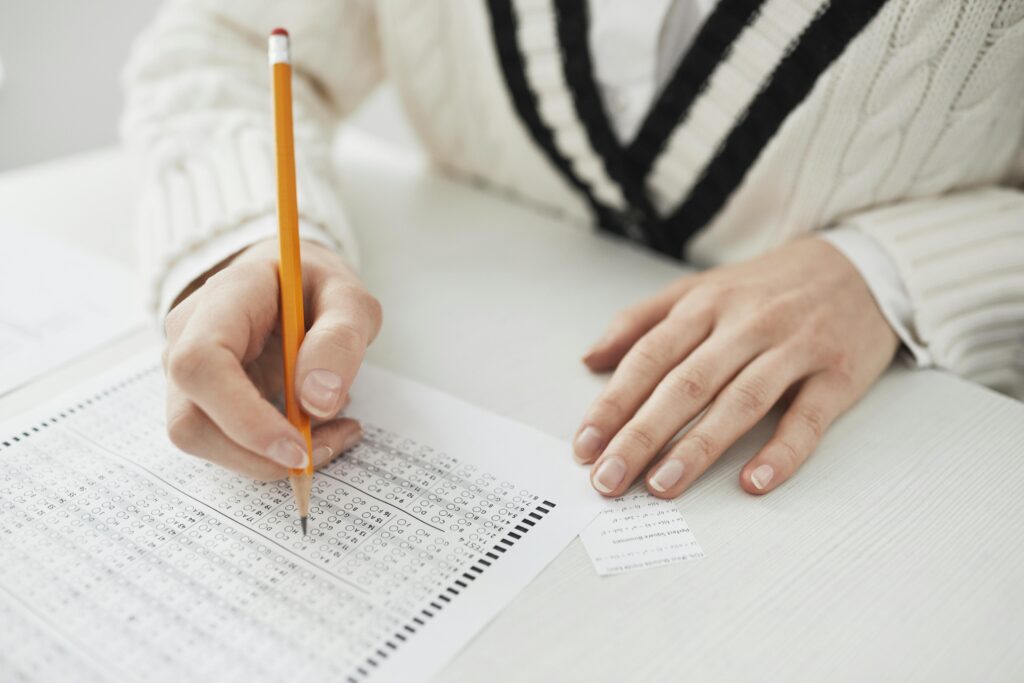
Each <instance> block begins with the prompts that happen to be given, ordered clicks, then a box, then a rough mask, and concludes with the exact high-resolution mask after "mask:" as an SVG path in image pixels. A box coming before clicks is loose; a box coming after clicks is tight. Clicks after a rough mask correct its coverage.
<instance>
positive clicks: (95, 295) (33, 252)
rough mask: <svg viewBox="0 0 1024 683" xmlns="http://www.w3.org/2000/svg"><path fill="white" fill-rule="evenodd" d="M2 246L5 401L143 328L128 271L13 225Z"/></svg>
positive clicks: (0, 330) (0, 369)
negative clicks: (47, 374)
mask: <svg viewBox="0 0 1024 683" xmlns="http://www.w3.org/2000/svg"><path fill="white" fill-rule="evenodd" d="M0 244H2V245H3V252H4V264H3V267H2V268H0V394H3V393H5V392H7V391H10V390H11V389H14V388H15V387H17V386H19V385H21V384H23V383H25V382H27V381H28V380H30V379H32V378H33V377H36V376H38V375H40V374H42V373H44V372H46V371H48V370H51V369H53V368H56V367H58V366H60V365H62V364H64V363H66V362H68V361H70V360H72V359H74V358H76V357H78V356H80V355H82V354H83V353H86V352H88V351H91V350H93V349H95V348H97V347H99V346H102V345H103V344H104V343H106V342H110V341H113V340H114V339H117V338H118V337H120V336H122V335H124V334H126V333H128V332H130V331H131V330H134V329H138V328H140V327H142V325H143V324H144V317H143V315H142V308H141V300H140V298H139V296H138V294H137V290H138V285H137V283H136V279H135V277H134V276H133V275H132V273H131V272H130V271H129V270H128V269H126V268H123V267H121V266H119V265H117V264H114V263H111V262H109V261H107V260H106V259H103V258H100V257H97V256H94V255H92V254H89V253H87V252H84V251H82V250H80V249H77V248H76V247H74V246H72V245H70V244H67V243H66V242H62V241H60V240H55V239H51V238H48V237H45V236H43V235H40V234H34V233H32V232H29V231H27V230H23V229H20V228H17V227H14V226H9V225H2V226H0Z"/></svg>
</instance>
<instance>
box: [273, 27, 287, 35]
mask: <svg viewBox="0 0 1024 683" xmlns="http://www.w3.org/2000/svg"><path fill="white" fill-rule="evenodd" d="M270 35H272V36H284V37H285V38H287V37H288V31H285V30H284V29H283V28H280V27H278V28H275V29H274V30H273V31H271V32H270Z"/></svg>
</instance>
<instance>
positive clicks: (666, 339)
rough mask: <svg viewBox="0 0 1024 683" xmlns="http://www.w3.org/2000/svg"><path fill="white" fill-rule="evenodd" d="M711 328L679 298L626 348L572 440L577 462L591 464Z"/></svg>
mask: <svg viewBox="0 0 1024 683" xmlns="http://www.w3.org/2000/svg"><path fill="white" fill-rule="evenodd" d="M711 325H712V318H711V313H710V311H708V310H705V309H698V308H696V307H694V306H690V305H688V304H686V302H685V300H684V302H682V303H681V305H680V306H678V307H677V308H676V309H675V310H674V311H673V313H672V315H670V316H669V317H668V318H666V319H665V320H663V321H662V322H661V323H659V324H658V325H657V326H655V327H654V329H652V330H651V331H650V332H648V333H647V334H645V335H644V336H643V337H642V338H641V339H640V340H639V341H638V342H637V343H636V344H635V345H634V346H633V348H632V349H630V351H629V353H627V354H626V356H625V358H623V359H622V362H621V363H619V367H618V368H616V369H615V373H614V374H613V375H612V378H611V380H610V381H609V382H608V386H607V387H605V389H604V390H603V391H602V392H601V394H600V395H599V396H598V397H597V399H595V401H594V402H593V403H592V404H591V406H590V408H588V409H587V413H586V415H585V416H584V418H583V420H582V422H581V423H580V427H579V429H578V430H577V432H576V437H575V439H574V440H573V455H574V456H575V458H576V460H577V461H579V462H582V463H587V462H593V461H594V459H595V458H597V456H598V455H600V453H601V450H602V449H603V448H604V446H606V445H607V444H608V442H609V440H610V439H611V438H612V436H614V435H615V434H616V433H617V432H618V431H619V430H620V429H622V426H623V425H624V424H626V422H627V421H628V420H629V418H631V417H632V416H633V415H634V414H636V411H637V409H639V408H640V406H641V404H642V403H643V402H644V401H645V400H647V398H648V397H649V396H650V395H651V392H652V391H654V388H655V387H656V386H657V385H658V383H659V382H660V381H662V379H664V377H665V375H667V374H668V373H669V371H671V369H672V368H674V367H676V366H677V365H679V363H680V362H682V360H683V359H684V358H685V357H686V356H687V355H689V354H690V353H691V352H692V351H693V350H694V349H695V348H697V346H698V345H699V344H700V343H701V342H703V341H704V340H705V338H706V337H707V335H708V334H709V333H710V331H711Z"/></svg>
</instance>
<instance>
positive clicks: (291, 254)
mask: <svg viewBox="0 0 1024 683" xmlns="http://www.w3.org/2000/svg"><path fill="white" fill-rule="evenodd" d="M268 53H269V57H270V69H271V77H272V81H273V90H274V142H275V145H274V148H275V150H276V157H277V225H278V236H279V238H280V242H281V261H280V264H279V266H278V274H279V277H280V282H281V340H282V346H283V350H284V406H285V413H286V414H287V416H288V421H289V422H291V423H292V424H293V425H295V426H296V427H297V428H298V429H299V431H301V432H302V435H303V436H304V437H306V466H305V467H304V468H302V469H293V470H289V471H288V480H289V481H290V482H291V484H292V491H293V492H294V493H295V503H296V505H297V506H298V508H299V520H300V522H301V523H302V534H303V535H304V536H305V535H306V528H307V523H308V520H309V497H310V491H311V489H312V488H313V437H312V434H311V433H310V426H309V415H306V413H304V412H303V411H302V408H301V407H300V406H299V402H298V400H297V399H296V397H295V363H296V361H297V360H298V356H299V346H300V345H301V344H302V338H303V336H305V333H306V324H305V320H304V319H303V317H304V314H303V310H302V258H301V256H300V254H299V205H298V199H297V197H296V192H295V141H294V139H293V134H292V66H291V55H290V50H289V39H288V32H287V31H285V30H284V29H283V28H275V29H274V30H273V31H272V32H271V34H270V39H269V40H268Z"/></svg>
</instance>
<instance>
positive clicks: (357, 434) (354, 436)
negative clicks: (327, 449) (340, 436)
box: [338, 429, 363, 453]
mask: <svg viewBox="0 0 1024 683" xmlns="http://www.w3.org/2000/svg"><path fill="white" fill-rule="evenodd" d="M362 438H363V430H362V429H357V430H356V431H354V432H352V433H351V434H349V435H348V438H347V439H345V441H343V442H342V444H341V450H339V451H338V452H339V453H344V452H345V451H347V450H348V449H350V448H352V447H353V446H355V445H356V444H357V443H359V442H360V441H361V440H362Z"/></svg>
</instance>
